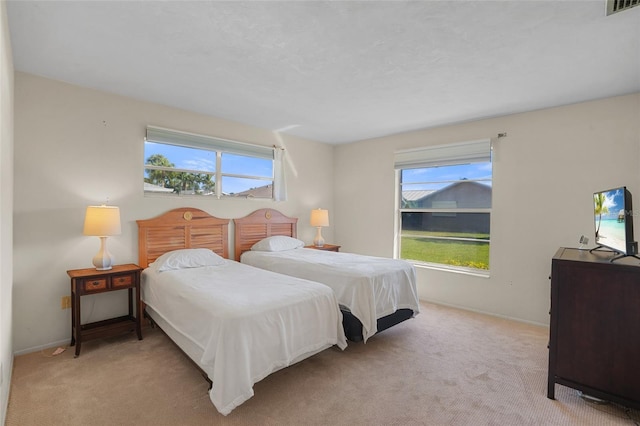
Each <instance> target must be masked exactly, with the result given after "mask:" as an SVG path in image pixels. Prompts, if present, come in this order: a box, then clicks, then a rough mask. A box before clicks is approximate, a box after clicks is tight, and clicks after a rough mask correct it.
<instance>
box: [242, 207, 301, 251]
mask: <svg viewBox="0 0 640 426" xmlns="http://www.w3.org/2000/svg"><path fill="white" fill-rule="evenodd" d="M233 223H234V225H235V228H236V229H235V238H234V241H235V260H237V261H240V255H241V254H242V253H244V252H245V251H247V250H250V249H251V246H253V245H254V244H255V243H257V242H258V241H260V240H262V239H263V238H267V237H271V236H274V235H286V236H288V237H293V238H296V236H297V231H296V229H297V224H298V218H294V217H287V216H285V215H283V214H282V213H280V212H279V211H277V210H273V209H260V210H256V211H255V212H253V213H251V214H249V215H247V216H245V217H243V218H240V219H233Z"/></svg>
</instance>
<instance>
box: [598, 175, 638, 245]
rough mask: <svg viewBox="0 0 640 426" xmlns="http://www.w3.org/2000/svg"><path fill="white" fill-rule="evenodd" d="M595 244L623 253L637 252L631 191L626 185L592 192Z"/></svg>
mask: <svg viewBox="0 0 640 426" xmlns="http://www.w3.org/2000/svg"><path fill="white" fill-rule="evenodd" d="M593 202H594V224H595V231H596V244H598V245H600V246H603V247H607V248H609V249H611V250H613V251H616V252H618V253H621V254H623V255H627V256H630V255H635V254H637V244H635V243H634V241H633V214H632V207H631V193H630V192H629V191H628V190H627V188H626V187H624V186H623V187H620V188H614V189H609V190H606V191H600V192H596V193H594V194H593Z"/></svg>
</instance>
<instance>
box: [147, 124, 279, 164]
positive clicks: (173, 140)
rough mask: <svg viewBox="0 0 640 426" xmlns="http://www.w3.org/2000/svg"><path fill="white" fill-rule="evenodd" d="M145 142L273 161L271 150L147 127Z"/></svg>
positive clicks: (269, 148)
mask: <svg viewBox="0 0 640 426" xmlns="http://www.w3.org/2000/svg"><path fill="white" fill-rule="evenodd" d="M147 141H149V142H159V143H165V144H170V145H177V146H184V147H188V148H199V149H206V150H209V151H223V152H228V153H231V154H238V155H249V156H252V157H258V158H268V159H273V148H272V147H266V146H261V145H252V144H248V143H243V142H236V141H229V140H226V139H219V138H214V137H211V136H204V135H198V134H195V133H187V132H180V131H177V130H170V129H163V128H162V127H154V126H147Z"/></svg>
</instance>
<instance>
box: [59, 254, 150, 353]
mask: <svg viewBox="0 0 640 426" xmlns="http://www.w3.org/2000/svg"><path fill="white" fill-rule="evenodd" d="M141 271H142V268H141V267H139V266H138V265H134V264H133V263H129V264H126V265H116V266H114V267H113V268H112V269H110V270H108V271H98V270H97V269H96V268H87V269H72V270H70V271H67V274H69V277H71V346H74V345H75V347H76V354H75V356H76V357H77V356H78V355H80V347H81V345H82V342H83V341H84V340H91V339H97V338H101V337H110V336H113V335H116V334H120V333H124V332H129V331H133V330H135V331H136V333H137V334H138V340H142V315H141V312H142V309H141V303H140V272H141ZM117 290H128V291H129V315H124V316H121V317H117V318H111V319H107V320H103V321H97V322H92V323H89V324H81V323H80V322H81V316H80V298H81V297H82V296H86V295H88V294H97V293H105V292H108V291H117ZM133 290H135V293H136V295H135V305H136V315H135V316H134V315H133V304H134V298H133Z"/></svg>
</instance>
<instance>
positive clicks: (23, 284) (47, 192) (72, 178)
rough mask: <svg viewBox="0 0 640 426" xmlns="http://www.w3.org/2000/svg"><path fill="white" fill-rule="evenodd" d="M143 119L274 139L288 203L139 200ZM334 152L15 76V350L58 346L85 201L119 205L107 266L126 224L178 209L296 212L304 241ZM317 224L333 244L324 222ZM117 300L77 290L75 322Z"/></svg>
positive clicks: (323, 195) (326, 195) (327, 183)
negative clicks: (79, 312)
mask: <svg viewBox="0 0 640 426" xmlns="http://www.w3.org/2000/svg"><path fill="white" fill-rule="evenodd" d="M149 124H151V125H157V126H162V127H167V128H172V129H177V130H185V131H190V132H194V133H201V134H205V135H211V136H217V137H222V138H226V139H233V140H238V141H243V142H249V143H255V144H262V145H267V146H271V145H274V144H275V145H283V146H284V147H285V148H286V150H287V159H288V162H287V170H286V173H287V186H288V190H289V200H288V201H286V202H277V203H276V202H273V201H269V200H246V199H244V200H237V199H236V200H215V199H202V198H197V197H195V198H186V199H171V200H168V199H161V198H145V197H144V196H143V190H142V181H143V170H142V165H143V163H144V159H143V140H144V135H145V128H146V126H147V125H149ZM332 153H333V147H332V146H330V145H326V144H322V143H317V142H312V141H307V140H303V139H299V138H293V137H287V136H281V137H280V136H279V135H275V134H274V133H273V132H270V131H267V130H263V129H257V128H251V127H248V126H244V125H240V124H238V123H233V122H229V121H225V120H221V119H217V118H214V117H207V116H203V115H199V114H195V113H191V112H187V111H182V110H177V109H173V108H169V107H165V106H161V105H156V104H150V103H145V102H139V101H136V100H132V99H128V98H124V97H120V96H114V95H110V94H106V93H103V92H98V91H94V90H89V89H84V88H80V87H77V86H72V85H69V84H65V83H61V82H56V81H52V80H48V79H44V78H40V77H36V76H33V75H29V74H24V73H16V77H15V164H14V167H15V180H14V182H15V201H14V202H15V205H14V213H15V216H14V260H15V261H14V278H15V280H14V288H13V293H14V305H13V313H14V323H13V325H14V350H15V351H16V353H22V352H27V351H32V350H35V349H39V348H41V347H45V346H50V345H55V344H62V343H68V341H69V339H70V336H71V332H70V321H71V319H70V315H71V313H70V310H62V309H61V308H60V299H61V297H62V296H64V295H68V294H69V278H68V276H67V274H66V271H67V270H69V269H75V268H86V267H91V266H92V265H91V259H92V257H93V256H94V255H95V254H96V253H97V251H98V249H99V240H98V238H95V237H85V236H83V235H82V225H83V221H84V211H85V208H86V206H87V205H90V204H96V203H102V202H104V201H105V199H106V198H107V197H108V198H109V203H110V204H112V205H117V206H119V207H120V213H121V220H122V235H119V236H115V237H110V238H109V240H108V246H109V250H110V251H111V253H112V254H113V255H114V256H115V258H116V263H127V262H136V261H137V253H138V252H137V250H138V246H137V227H136V223H135V220H136V219H146V218H151V217H155V216H157V215H159V214H161V213H163V212H165V211H167V210H169V209H172V208H177V207H183V206H191V207H196V208H200V209H202V210H205V211H207V212H209V213H210V214H212V215H214V216H218V217H223V218H236V217H242V216H244V215H246V214H248V213H250V212H252V211H254V210H256V209H259V208H264V207H271V208H275V209H278V210H280V211H282V212H283V213H285V214H287V215H289V216H294V217H299V218H300V221H299V225H298V236H299V238H301V239H302V240H305V241H306V242H308V243H311V241H312V240H313V237H314V235H315V233H314V229H313V228H311V227H310V226H309V223H308V222H309V213H310V211H311V209H313V208H317V207H324V208H328V209H332V208H333V204H332V195H333V192H332V191H333V188H332V182H333V181H332V175H333V169H332V162H333V157H332ZM230 231H232V228H231V229H230ZM325 231H326V238H327V240H329V241H330V240H332V239H333V238H332V236H333V233H332V229H331V228H327V229H326V230H325ZM230 234H231V232H230ZM118 293H121V294H118ZM125 297H126V292H116V293H109V294H102V295H96V296H86V297H83V322H89V321H96V320H100V319H104V318H107V317H109V316H112V315H118V314H122V313H124V312H126V303H125V302H124V300H126V299H125Z"/></svg>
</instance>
